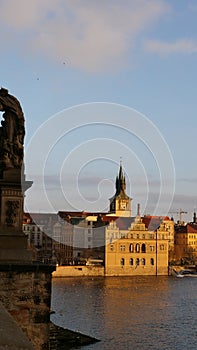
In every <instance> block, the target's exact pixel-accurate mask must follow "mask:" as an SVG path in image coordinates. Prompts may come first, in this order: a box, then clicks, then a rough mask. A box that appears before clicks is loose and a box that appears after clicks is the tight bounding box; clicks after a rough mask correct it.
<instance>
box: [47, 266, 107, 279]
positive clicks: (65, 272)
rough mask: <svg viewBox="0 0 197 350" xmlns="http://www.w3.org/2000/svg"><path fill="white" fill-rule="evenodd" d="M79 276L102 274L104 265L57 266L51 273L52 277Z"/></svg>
mask: <svg viewBox="0 0 197 350" xmlns="http://www.w3.org/2000/svg"><path fill="white" fill-rule="evenodd" d="M80 276H87V277H88V276H89V277H94V276H95V277H98V276H104V266H79V265H76V266H57V267H56V270H55V271H54V272H53V273H52V277H53V278H56V277H57V278H59V277H80Z"/></svg>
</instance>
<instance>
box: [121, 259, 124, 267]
mask: <svg viewBox="0 0 197 350" xmlns="http://www.w3.org/2000/svg"><path fill="white" fill-rule="evenodd" d="M120 263H121V265H122V266H124V258H122V259H121V260H120Z"/></svg>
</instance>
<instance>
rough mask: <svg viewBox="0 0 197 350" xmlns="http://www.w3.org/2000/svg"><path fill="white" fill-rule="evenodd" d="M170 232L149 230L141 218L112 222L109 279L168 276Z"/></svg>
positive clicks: (107, 254)
mask: <svg viewBox="0 0 197 350" xmlns="http://www.w3.org/2000/svg"><path fill="white" fill-rule="evenodd" d="M168 249H169V244H168V230H167V229H166V227H165V225H162V224H161V225H160V226H159V227H158V228H157V229H156V230H154V231H151V230H148V229H147V227H146V225H145V224H144V223H143V220H142V218H141V217H140V216H139V215H137V216H136V218H135V219H134V221H133V222H132V221H131V223H130V224H129V221H128V220H125V218H121V220H120V219H117V220H116V221H111V222H110V224H109V226H108V228H107V229H106V245H105V275H106V276H132V275H156V276H157V275H168Z"/></svg>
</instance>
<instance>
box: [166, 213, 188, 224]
mask: <svg viewBox="0 0 197 350" xmlns="http://www.w3.org/2000/svg"><path fill="white" fill-rule="evenodd" d="M169 214H179V224H182V223H183V221H182V214H187V211H184V210H182V209H180V210H179V211H178V210H177V211H169Z"/></svg>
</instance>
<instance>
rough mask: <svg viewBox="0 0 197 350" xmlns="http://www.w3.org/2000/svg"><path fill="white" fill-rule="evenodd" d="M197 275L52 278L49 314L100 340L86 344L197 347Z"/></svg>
mask: <svg viewBox="0 0 197 350" xmlns="http://www.w3.org/2000/svg"><path fill="white" fill-rule="evenodd" d="M196 286H197V279H192V278H185V279H175V278H173V277H154V276H152V277H150V276H146V277H139V276H136V277H131V278H128V277H121V278H117V277H107V278H106V277H105V278H102V277H100V278H65V279H54V280H53V290H52V309H53V310H54V311H55V312H56V313H55V314H54V315H52V317H51V319H52V321H53V322H55V323H56V324H58V325H61V326H63V327H66V328H69V329H72V330H77V331H80V332H82V333H86V334H89V335H91V336H94V337H96V338H98V339H101V340H102V342H100V343H97V344H94V345H90V346H88V347H86V349H94V350H96V349H99V350H100V349H101V350H102V349H108V350H109V349H112V350H113V349H120V350H121V349H135V350H138V349H140V350H148V349H152V350H158V349H166V350H171V349H173V350H175V349H178V350H183V349H184V350H185V349H193V350H194V349H196V344H195V342H196V325H195V317H196V316H195V308H196V303H197V299H196Z"/></svg>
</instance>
